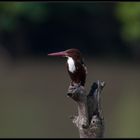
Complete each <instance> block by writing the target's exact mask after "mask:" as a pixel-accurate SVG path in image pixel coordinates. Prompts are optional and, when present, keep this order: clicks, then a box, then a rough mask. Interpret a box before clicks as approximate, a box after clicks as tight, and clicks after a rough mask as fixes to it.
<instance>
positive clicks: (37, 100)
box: [0, 2, 140, 138]
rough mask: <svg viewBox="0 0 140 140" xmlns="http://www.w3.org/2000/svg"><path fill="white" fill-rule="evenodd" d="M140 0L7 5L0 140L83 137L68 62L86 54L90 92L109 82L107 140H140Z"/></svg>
mask: <svg viewBox="0 0 140 140" xmlns="http://www.w3.org/2000/svg"><path fill="white" fill-rule="evenodd" d="M139 40H140V3H139V2H1V3H0V67H1V68H0V77H1V80H0V112H1V113H0V124H1V125H0V137H1V138H2V137H3V138H6V137H11V138H17V137H19V138H27V137H30V138H31V137H34V138H39V137H41V138H49V137H50V138H54V137H55V138H56V137H57V138H74V137H75V138H78V137H79V134H78V129H77V128H76V127H75V126H74V125H73V124H72V122H71V120H70V119H69V116H70V115H73V114H75V113H76V112H77V106H76V104H75V103H74V102H73V101H72V100H71V99H69V98H67V97H66V92H67V88H68V86H69V77H68V75H67V72H66V69H65V61H66V60H65V59H63V58H55V57H48V56H47V53H50V52H56V51H63V50H65V49H69V48H78V49H80V50H81V52H82V53H83V55H84V59H85V62H86V65H87V67H88V77H87V82H86V89H87V92H88V91H89V89H90V86H91V84H92V82H93V81H96V80H104V81H105V82H106V87H105V88H104V91H103V96H102V105H103V113H104V117H105V137H114V138H116V137H117V138H120V137H125V138H126V137H139V136H140V122H139V118H140V111H139V106H140V102H139V99H140V95H139V93H140V86H139V82H140V66H139V62H140V41H139Z"/></svg>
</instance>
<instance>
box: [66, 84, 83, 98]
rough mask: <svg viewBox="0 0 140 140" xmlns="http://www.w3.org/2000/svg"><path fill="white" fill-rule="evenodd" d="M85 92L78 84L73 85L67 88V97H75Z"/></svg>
mask: <svg viewBox="0 0 140 140" xmlns="http://www.w3.org/2000/svg"><path fill="white" fill-rule="evenodd" d="M83 92H85V87H84V86H81V85H80V84H75V83H74V84H73V85H71V84H70V86H69V88H68V92H67V95H68V96H69V97H72V98H74V97H76V96H77V95H78V94H80V93H83Z"/></svg>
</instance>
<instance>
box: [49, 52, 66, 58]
mask: <svg viewBox="0 0 140 140" xmlns="http://www.w3.org/2000/svg"><path fill="white" fill-rule="evenodd" d="M48 55H49V56H62V57H65V56H67V53H66V52H65V51H62V52H55V53H49V54H48Z"/></svg>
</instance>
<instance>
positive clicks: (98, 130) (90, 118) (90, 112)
mask: <svg viewBox="0 0 140 140" xmlns="http://www.w3.org/2000/svg"><path fill="white" fill-rule="evenodd" d="M104 86H105V82H104V81H99V80H98V81H97V82H94V83H93V84H92V86H91V90H90V92H89V93H88V95H87V94H86V91H85V88H84V87H83V86H79V85H74V86H71V85H70V86H69V88H68V93H67V95H68V96H69V97H71V98H72V99H73V100H74V101H75V102H76V103H77V106H78V115H76V116H72V117H71V119H72V121H73V123H74V124H75V125H76V126H77V128H78V130H79V135H80V138H103V135H104V117H103V113H102V112H103V111H102V106H101V92H102V89H103V87H104Z"/></svg>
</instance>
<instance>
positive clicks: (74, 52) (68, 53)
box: [48, 48, 82, 59]
mask: <svg viewBox="0 0 140 140" xmlns="http://www.w3.org/2000/svg"><path fill="white" fill-rule="evenodd" d="M48 55H49V56H61V57H72V58H73V59H81V57H82V55H81V52H80V51H79V50H78V49H75V48H72V49H68V50H65V51H61V52H55V53H50V54H48Z"/></svg>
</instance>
